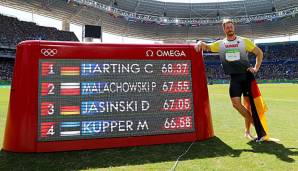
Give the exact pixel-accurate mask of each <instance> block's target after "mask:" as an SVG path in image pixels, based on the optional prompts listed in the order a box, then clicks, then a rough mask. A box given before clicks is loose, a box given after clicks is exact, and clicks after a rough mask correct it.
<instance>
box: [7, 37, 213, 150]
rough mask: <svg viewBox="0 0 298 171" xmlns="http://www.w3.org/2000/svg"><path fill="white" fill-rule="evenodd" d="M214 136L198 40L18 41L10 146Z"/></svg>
mask: <svg viewBox="0 0 298 171" xmlns="http://www.w3.org/2000/svg"><path fill="white" fill-rule="evenodd" d="M212 136H213V129H212V123H211V116H210V106H209V99H208V90H207V84H206V76H205V71H204V64H203V59H202V56H201V53H196V52H195V51H194V49H193V46H191V45H131V44H90V43H89V44H84V43H72V42H70V43H65V42H47V41H26V42H22V43H21V44H19V45H18V47H17V57H16V64H15V72H14V76H13V83H12V88H11V99H10V105H9V113H8V118H7V124H6V130H5V138H4V150H7V151H15V152H50V151H66V150H81V149H94V148H111V147H122V146H135V145H150V144H162V143H175V142H187V141H195V140H204V139H207V138H210V137H212Z"/></svg>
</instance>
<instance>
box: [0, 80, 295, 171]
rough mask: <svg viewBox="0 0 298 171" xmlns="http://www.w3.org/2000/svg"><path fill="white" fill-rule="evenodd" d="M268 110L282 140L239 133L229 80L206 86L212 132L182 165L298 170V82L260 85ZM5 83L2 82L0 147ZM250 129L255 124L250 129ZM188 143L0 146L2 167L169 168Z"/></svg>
mask: <svg viewBox="0 0 298 171" xmlns="http://www.w3.org/2000/svg"><path fill="white" fill-rule="evenodd" d="M260 89H261V91H262V93H263V97H264V98H265V100H266V102H267V105H268V107H269V112H268V113H267V122H268V125H269V129H270V134H271V136H272V137H274V138H279V139H280V140H281V142H280V143H274V142H264V143H261V144H259V143H255V142H250V141H249V140H247V139H245V138H244V137H243V132H244V121H243V119H242V118H241V116H240V114H238V113H237V112H236V111H235V110H234V109H233V108H232V106H231V104H230V101H229V97H228V85H211V86H209V95H210V103H211V110H212V117H213V126H214V130H215V135H216V137H214V138H212V139H209V140H207V141H203V142H196V143H195V144H194V145H193V146H192V148H191V149H190V151H189V152H188V153H187V154H186V155H185V156H184V157H182V158H181V160H180V162H179V163H178V166H177V168H176V170H177V171H180V170H187V171H188V170H194V171H197V170H241V171H242V170H262V171H263V170H271V171H273V170H274V171H275V170H280V171H285V170H298V126H297V125H298V100H297V98H298V85H297V84H296V85H294V84H263V85H260ZM8 98H9V89H8V88H0V148H1V146H2V142H3V132H4V128H5V126H4V125H5V120H6V113H7V105H8ZM253 132H254V130H253ZM189 145H190V143H180V144H168V145H155V146H146V147H130V148H121V149H106V150H88V151H73V152H57V153H42V154H16V153H7V152H3V151H1V152H0V170H3V171H6V170H129V171H131V170H134V171H140V170H144V171H145V170H170V169H171V168H172V166H173V165H174V163H175V161H176V159H177V157H178V156H179V155H180V154H182V153H183V152H184V151H185V150H186V149H187V148H188V146H189Z"/></svg>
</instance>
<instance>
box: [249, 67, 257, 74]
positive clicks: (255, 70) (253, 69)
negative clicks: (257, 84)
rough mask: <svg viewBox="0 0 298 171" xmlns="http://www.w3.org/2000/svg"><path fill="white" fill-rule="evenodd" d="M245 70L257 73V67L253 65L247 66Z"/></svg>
mask: <svg viewBox="0 0 298 171" xmlns="http://www.w3.org/2000/svg"><path fill="white" fill-rule="evenodd" d="M247 71H249V72H251V73H253V74H255V73H257V72H258V71H259V70H258V69H257V68H255V67H254V68H253V67H249V68H247Z"/></svg>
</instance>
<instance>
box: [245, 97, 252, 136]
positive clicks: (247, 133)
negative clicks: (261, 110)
mask: <svg viewBox="0 0 298 171" xmlns="http://www.w3.org/2000/svg"><path fill="white" fill-rule="evenodd" d="M243 105H244V107H245V108H246V110H248V111H249V114H250V115H251V107H250V102H249V97H247V96H243ZM244 121H245V134H244V136H245V137H247V138H249V139H253V138H254V137H253V136H252V135H251V134H250V127H251V124H253V119H251V121H250V120H248V119H246V118H245V119H244Z"/></svg>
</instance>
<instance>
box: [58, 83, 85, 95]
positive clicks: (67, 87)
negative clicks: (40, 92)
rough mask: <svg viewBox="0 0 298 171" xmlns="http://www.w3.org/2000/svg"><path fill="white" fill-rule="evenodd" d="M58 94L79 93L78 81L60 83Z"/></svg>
mask: <svg viewBox="0 0 298 171" xmlns="http://www.w3.org/2000/svg"><path fill="white" fill-rule="evenodd" d="M60 94H61V95H63V96H76V95H80V83H61V84H60Z"/></svg>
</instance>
